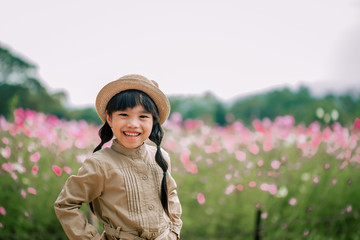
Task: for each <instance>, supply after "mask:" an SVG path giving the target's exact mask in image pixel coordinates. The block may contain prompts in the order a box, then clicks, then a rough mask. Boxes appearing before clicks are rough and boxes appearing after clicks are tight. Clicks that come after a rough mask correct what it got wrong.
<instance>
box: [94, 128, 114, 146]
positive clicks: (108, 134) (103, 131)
mask: <svg viewBox="0 0 360 240" xmlns="http://www.w3.org/2000/svg"><path fill="white" fill-rule="evenodd" d="M113 136H114V134H113V132H112V130H111V127H110V125H109V124H108V122H105V123H104V125H103V126H102V127H101V128H100V129H99V137H100V139H101V142H100V144H99V145H97V147H96V148H95V149H94V151H93V152H96V151H99V150H100V149H101V148H102V146H103V145H104V144H105V143H107V142H108V141H110V140H111V139H112V138H113Z"/></svg>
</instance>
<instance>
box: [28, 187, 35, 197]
mask: <svg viewBox="0 0 360 240" xmlns="http://www.w3.org/2000/svg"><path fill="white" fill-rule="evenodd" d="M27 191H28V193H30V194H32V195H36V194H37V191H36V189H35V188H33V187H28V189H27Z"/></svg>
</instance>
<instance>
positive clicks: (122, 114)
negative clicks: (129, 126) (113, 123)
mask: <svg viewBox="0 0 360 240" xmlns="http://www.w3.org/2000/svg"><path fill="white" fill-rule="evenodd" d="M119 116H121V117H127V114H126V113H119Z"/></svg>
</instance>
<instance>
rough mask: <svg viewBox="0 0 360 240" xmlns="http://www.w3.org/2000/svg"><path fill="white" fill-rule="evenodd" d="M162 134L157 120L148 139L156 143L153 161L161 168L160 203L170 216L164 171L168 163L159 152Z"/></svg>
mask: <svg viewBox="0 0 360 240" xmlns="http://www.w3.org/2000/svg"><path fill="white" fill-rule="evenodd" d="M163 136H164V131H163V129H162V128H161V126H160V124H159V123H158V122H156V123H154V125H153V129H152V132H151V134H150V136H149V139H150V140H151V141H153V142H154V143H155V144H156V147H157V150H156V154H155V161H156V163H157V164H158V165H159V166H160V167H161V169H162V170H163V178H162V181H161V204H162V206H163V208H164V211H165V212H166V214H167V215H168V216H169V217H170V218H171V215H170V212H169V205H168V190H167V184H166V172H167V170H168V164H167V162H166V161H165V159H164V157H163V155H162V153H161V147H160V144H161V141H162V139H163Z"/></svg>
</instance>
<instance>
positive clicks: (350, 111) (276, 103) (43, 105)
mask: <svg viewBox="0 0 360 240" xmlns="http://www.w3.org/2000/svg"><path fill="white" fill-rule="evenodd" d="M0 96H1V101H0V115H3V116H5V117H6V118H7V119H11V118H12V113H13V110H14V109H16V108H20V107H21V108H29V109H33V110H36V111H39V112H43V113H46V114H52V115H56V116H58V117H60V118H65V119H68V120H80V119H83V120H86V121H88V122H93V123H97V124H100V123H101V121H100V119H99V118H98V116H97V114H96V111H95V108H93V107H90V108H78V109H73V108H69V107H68V106H67V105H66V100H67V96H66V93H65V92H62V91H58V92H49V90H47V89H46V88H45V87H44V85H43V84H42V83H41V81H40V80H39V78H38V76H37V67H36V66H35V65H34V64H32V63H29V62H27V61H26V60H24V59H22V58H21V57H19V56H16V55H15V54H14V53H12V52H11V51H10V50H8V49H7V48H6V47H4V46H1V45H0ZM169 100H170V103H171V112H179V113H180V114H181V115H182V117H183V119H190V118H198V119H203V120H204V121H205V122H207V123H209V124H218V125H226V124H230V123H232V122H234V121H236V120H239V121H242V122H243V123H244V124H246V125H249V124H251V121H252V120H253V119H255V118H258V119H263V118H269V119H271V120H273V119H274V118H275V117H277V116H284V115H293V116H294V117H295V120H296V121H297V123H305V124H310V123H311V122H313V121H320V122H322V123H324V124H329V123H332V122H334V121H338V122H340V123H342V124H344V125H348V124H351V123H352V122H353V121H354V118H355V117H360V93H344V94H342V95H333V94H328V95H325V96H322V97H314V96H313V95H312V94H311V92H310V90H309V89H308V88H307V87H305V86H302V87H300V88H299V89H298V90H291V89H289V88H282V89H276V90H273V91H269V92H266V93H263V94H257V95H252V96H249V97H246V98H238V99H236V100H234V101H232V102H231V103H224V102H223V101H220V100H219V99H217V98H216V97H215V96H214V95H213V94H212V93H205V94H204V95H197V96H169Z"/></svg>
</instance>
